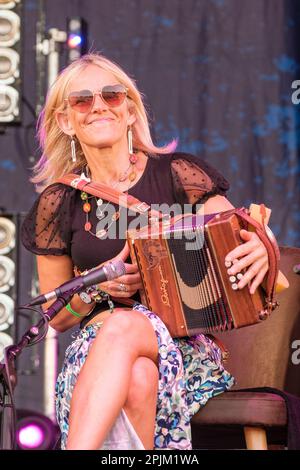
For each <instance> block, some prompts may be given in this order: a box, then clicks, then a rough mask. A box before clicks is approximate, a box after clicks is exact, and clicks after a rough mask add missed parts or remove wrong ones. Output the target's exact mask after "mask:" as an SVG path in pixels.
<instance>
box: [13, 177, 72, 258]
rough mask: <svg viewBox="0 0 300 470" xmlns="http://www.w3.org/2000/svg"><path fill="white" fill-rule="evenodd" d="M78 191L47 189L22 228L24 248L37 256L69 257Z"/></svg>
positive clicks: (55, 184)
mask: <svg viewBox="0 0 300 470" xmlns="http://www.w3.org/2000/svg"><path fill="white" fill-rule="evenodd" d="M74 196H75V190H74V189H73V188H71V187H68V186H65V185H63V184H59V183H54V184H52V185H51V186H48V187H47V188H46V189H45V190H44V191H43V192H42V193H41V194H40V196H39V197H38V199H37V200H36V202H35V203H34V205H33V207H32V209H31V210H30V212H29V213H28V214H27V216H26V218H25V220H24V222H23V224H22V228H21V240H22V243H23V245H24V246H25V248H27V249H28V250H29V251H31V252H33V253H35V254H37V255H57V256H61V255H66V254H67V255H69V254H70V240H71V220H72V213H73V207H74V202H75V198H74Z"/></svg>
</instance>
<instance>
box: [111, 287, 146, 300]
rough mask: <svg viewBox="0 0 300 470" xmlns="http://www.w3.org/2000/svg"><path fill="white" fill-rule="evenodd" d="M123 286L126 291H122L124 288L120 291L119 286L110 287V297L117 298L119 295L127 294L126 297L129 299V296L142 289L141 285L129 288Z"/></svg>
mask: <svg viewBox="0 0 300 470" xmlns="http://www.w3.org/2000/svg"><path fill="white" fill-rule="evenodd" d="M124 286H125V287H126V290H124V288H123V287H122V289H121V288H120V287H121V284H115V285H113V286H111V287H110V289H109V290H110V292H111V295H114V296H116V297H118V296H119V294H127V297H130V296H131V295H133V294H134V293H135V292H136V291H137V290H138V289H142V285H141V284H131V285H130V286H126V285H125V284H124Z"/></svg>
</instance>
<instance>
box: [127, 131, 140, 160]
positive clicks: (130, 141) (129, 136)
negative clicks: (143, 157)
mask: <svg viewBox="0 0 300 470" xmlns="http://www.w3.org/2000/svg"><path fill="white" fill-rule="evenodd" d="M127 139H128V152H129V161H130V163H131V164H133V165H134V164H135V163H136V162H137V159H138V157H137V155H136V154H135V153H133V139H132V129H131V126H130V127H129V128H128V131H127Z"/></svg>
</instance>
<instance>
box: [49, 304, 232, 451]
mask: <svg viewBox="0 0 300 470" xmlns="http://www.w3.org/2000/svg"><path fill="white" fill-rule="evenodd" d="M133 309H134V310H137V311H139V312H141V314H143V315H145V316H146V317H148V318H149V320H150V321H151V323H152V325H153V328H154V330H155V333H156V336H157V341H158V349H159V360H158V367H159V385H158V397H157V411H156V429H155V441H154V448H155V449H191V448H192V443H191V425H190V420H191V418H192V416H193V415H194V414H195V413H197V411H199V409H200V408H201V407H203V406H204V405H205V403H206V402H207V401H208V400H209V399H210V398H212V397H215V396H216V395H219V394H220V393H222V392H224V391H226V390H228V389H229V388H230V387H231V386H232V385H233V384H234V378H233V377H232V375H231V374H230V373H229V372H227V371H226V370H225V369H224V367H223V364H222V355H221V351H220V349H219V347H218V346H217V345H216V344H215V343H214V342H213V341H212V340H211V339H210V338H208V337H207V336H205V335H203V334H200V335H197V336H192V337H189V338H176V339H172V338H171V336H170V334H169V332H168V330H167V328H166V326H165V325H164V324H163V323H162V321H161V320H160V319H159V318H158V317H157V315H155V313H153V312H151V311H150V310H148V309H147V308H146V307H145V306H144V305H141V304H140V303H136V304H135V305H134V306H133ZM99 328H101V323H98V324H97V323H96V324H94V325H89V326H87V327H85V328H84V329H83V330H81V331H80V332H79V334H78V336H77V337H76V339H75V340H74V341H73V342H72V343H71V344H70V346H69V347H68V348H67V350H66V354H65V360H64V364H63V367H62V371H61V373H60V374H59V376H58V379H57V383H56V413H57V421H58V424H59V426H60V429H61V446H62V449H65V447H66V440H67V436H68V429H69V412H70V403H71V396H72V391H73V388H74V386H75V383H76V380H77V377H78V374H79V372H80V369H81V367H82V366H83V364H84V362H85V359H86V357H87V354H88V351H89V348H90V346H91V344H92V342H93V341H94V339H95V337H96V333H97V330H98V329H99ZM101 449H109V450H113V449H118V450H121V449H131V450H133V449H143V445H142V443H141V441H140V439H139V437H138V436H137V434H136V433H135V431H134V428H133V426H132V425H131V423H130V421H129V420H128V418H127V416H126V414H125V412H124V411H123V410H122V411H121V413H120V415H119V417H118V419H117V420H116V422H115V424H114V426H113V428H112V430H111V432H110V433H109V435H108V436H107V438H106V440H105V442H104V444H103V446H102V447H101Z"/></svg>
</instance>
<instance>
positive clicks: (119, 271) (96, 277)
mask: <svg viewBox="0 0 300 470" xmlns="http://www.w3.org/2000/svg"><path fill="white" fill-rule="evenodd" d="M124 274H126V268H125V264H124V262H123V261H122V260H120V259H119V260H117V261H114V262H112V261H110V262H109V263H107V264H105V265H104V266H102V267H101V268H95V269H92V270H91V271H90V272H88V273H87V274H83V275H82V276H76V277H73V279H71V280H70V281H67V282H65V283H64V284H62V285H61V286H59V287H57V288H56V289H54V290H52V291H51V292H48V293H47V294H43V295H39V296H38V297H36V298H35V299H33V300H32V301H31V302H30V303H29V304H28V306H29V307H33V306H34V305H41V304H44V303H45V302H49V300H53V299H57V298H58V297H59V296H61V295H63V294H65V293H67V292H70V293H71V292H72V295H74V294H76V293H77V292H80V291H81V290H83V289H84V288H85V287H89V286H92V285H94V284H99V283H101V282H104V281H111V280H112V279H114V278H116V277H119V276H123V275H124Z"/></svg>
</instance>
